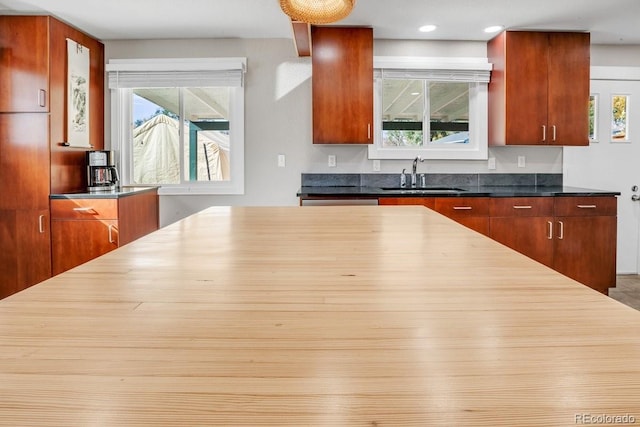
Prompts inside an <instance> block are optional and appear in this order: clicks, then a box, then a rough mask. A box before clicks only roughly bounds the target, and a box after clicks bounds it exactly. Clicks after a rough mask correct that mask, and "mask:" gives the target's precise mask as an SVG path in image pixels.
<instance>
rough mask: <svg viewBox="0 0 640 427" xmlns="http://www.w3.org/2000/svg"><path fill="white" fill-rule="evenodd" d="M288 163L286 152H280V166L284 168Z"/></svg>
mask: <svg viewBox="0 0 640 427" xmlns="http://www.w3.org/2000/svg"><path fill="white" fill-rule="evenodd" d="M286 165H287V163H286V159H285V157H284V154H278V167H279V168H283V167H285V166H286Z"/></svg>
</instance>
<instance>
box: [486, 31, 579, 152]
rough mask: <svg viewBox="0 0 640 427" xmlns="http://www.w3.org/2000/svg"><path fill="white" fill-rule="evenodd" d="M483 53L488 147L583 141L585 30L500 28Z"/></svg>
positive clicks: (568, 143)
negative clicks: (487, 76)
mask: <svg viewBox="0 0 640 427" xmlns="http://www.w3.org/2000/svg"><path fill="white" fill-rule="evenodd" d="M487 52H488V56H489V61H490V62H491V63H492V64H493V71H492V74H491V82H490V83H489V144H490V145H588V143H589V140H588V133H589V122H588V120H589V119H588V105H589V67H590V36H589V34H588V33H572V32H531V31H505V32H503V33H502V34H500V35H498V36H497V37H495V38H494V39H492V40H490V41H489V44H488V49H487Z"/></svg>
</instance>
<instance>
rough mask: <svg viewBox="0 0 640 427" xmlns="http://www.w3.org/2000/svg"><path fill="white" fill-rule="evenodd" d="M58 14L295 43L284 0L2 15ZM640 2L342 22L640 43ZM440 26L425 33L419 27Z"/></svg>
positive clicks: (96, 4) (115, 34)
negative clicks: (568, 34) (566, 33)
mask: <svg viewBox="0 0 640 427" xmlns="http://www.w3.org/2000/svg"><path fill="white" fill-rule="evenodd" d="M15 13H28V14H32V13H38V14H51V15H54V16H57V17H58V18H60V19H62V20H63V21H66V22H68V23H70V24H73V25H74V26H76V27H78V28H80V29H81V30H83V31H85V32H87V33H89V34H91V35H93V36H94V37H96V38H98V39H100V40H103V41H105V40H113V39H175V38H291V37H292V30H291V25H290V23H289V20H288V18H287V17H286V16H285V15H284V13H282V11H281V10H280V7H279V4H278V0H190V1H176V0H106V1H105V0H99V1H98V0H55V1H52V0H0V14H15ZM639 18H640V1H639V0H606V1H605V0H535V1H531V0H482V1H478V0H446V1H443V0H397V1H390V0H358V1H357V2H356V6H355V9H354V11H353V12H352V14H351V15H350V16H349V17H347V18H346V19H344V20H343V21H340V22H339V23H337V24H339V25H363V26H371V27H373V29H374V37H375V38H376V39H414V40H488V39H489V38H491V37H492V36H491V35H488V34H485V33H484V32H483V28H485V27H487V26H489V25H503V26H505V27H506V28H510V29H536V30H537V29H540V30H580V31H589V32H590V33H591V41H592V43H593V44H637V45H640V25H638V19H639ZM425 24H435V25H437V26H438V29H437V30H436V31H434V32H431V33H420V32H418V30H417V29H418V27H420V26H422V25H425Z"/></svg>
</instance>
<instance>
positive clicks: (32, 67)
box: [0, 15, 49, 113]
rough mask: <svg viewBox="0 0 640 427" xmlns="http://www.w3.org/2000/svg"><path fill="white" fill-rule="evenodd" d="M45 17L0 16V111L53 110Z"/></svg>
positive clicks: (47, 27) (46, 21) (46, 19)
mask: <svg viewBox="0 0 640 427" xmlns="http://www.w3.org/2000/svg"><path fill="white" fill-rule="evenodd" d="M48 22H49V21H48V18H47V17H45V16H9V15H3V16H0V113H23V112H27V113H28V112H48V111H49V25H48Z"/></svg>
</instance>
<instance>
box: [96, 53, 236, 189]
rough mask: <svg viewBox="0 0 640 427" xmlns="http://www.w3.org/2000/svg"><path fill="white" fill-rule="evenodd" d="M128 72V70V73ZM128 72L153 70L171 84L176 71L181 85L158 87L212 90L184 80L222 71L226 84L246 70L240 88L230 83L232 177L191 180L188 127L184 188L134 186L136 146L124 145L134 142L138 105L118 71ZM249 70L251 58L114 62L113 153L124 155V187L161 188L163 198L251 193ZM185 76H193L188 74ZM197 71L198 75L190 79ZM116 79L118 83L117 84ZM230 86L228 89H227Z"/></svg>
mask: <svg viewBox="0 0 640 427" xmlns="http://www.w3.org/2000/svg"><path fill="white" fill-rule="evenodd" d="M123 70H124V71H123ZM126 70H135V72H149V73H151V75H153V72H159V73H161V78H162V79H164V80H166V79H167V77H169V79H170V77H171V75H172V73H173V72H175V75H176V81H174V82H172V83H171V84H170V86H167V85H166V84H163V85H162V86H157V85H156V86H155V87H176V88H188V87H211V86H202V85H201V86H194V85H193V84H189V83H180V82H179V81H178V80H180V78H181V76H182V77H183V78H184V77H185V76H186V79H185V80H187V79H190V80H191V81H193V80H194V77H195V81H196V82H197V76H198V74H202V73H205V74H208V75H213V74H215V73H218V74H219V75H220V76H221V77H222V80H224V76H225V74H227V73H229V71H230V70H232V71H240V73H241V77H240V84H239V85H237V86H235V85H234V86H232V85H229V86H228V87H230V89H231V91H230V97H229V146H230V149H229V162H230V165H229V167H230V175H231V176H230V179H229V180H226V181H189V180H187V179H186V178H185V171H184V162H183V160H184V159H183V158H182V156H183V153H184V150H183V148H184V144H186V143H188V140H187V136H186V135H184V129H183V127H182V126H180V127H179V130H178V135H179V141H180V147H181V148H180V156H181V160H180V183H179V184H136V183H134V182H132V178H133V144H132V143H124V141H130V142H132V141H133V135H132V132H133V127H132V125H131V123H132V105H133V89H134V88H132V87H118V86H117V77H115V76H114V73H117V72H126ZM245 70H246V58H193V59H192V58H188V59H128V60H111V61H110V62H109V64H108V65H107V72H108V73H110V76H109V80H110V92H111V118H112V119H111V134H112V146H111V148H112V150H114V151H116V153H118V160H119V161H118V167H119V170H120V178H121V182H122V184H123V185H130V186H148V185H157V186H158V187H159V190H158V194H160V195H186V194H192V195H208V194H219V195H242V194H244V193H245V186H244V168H245V164H244V163H245V162H244V145H245V144H244V134H245V129H244V122H245V118H244V98H245V96H244V73H245ZM185 73H187V74H186V75H185ZM189 73H193V76H189ZM114 81H116V83H113V82H114ZM144 87H154V86H153V85H152V84H150V85H148V86H145V85H144V84H141V85H136V86H135V88H144ZM225 87H227V86H225ZM179 96H180V108H179V110H180V111H179V116H180V120H181V121H183V120H184V119H183V118H184V103H183V95H182V91H181V90H180V95H179Z"/></svg>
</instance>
